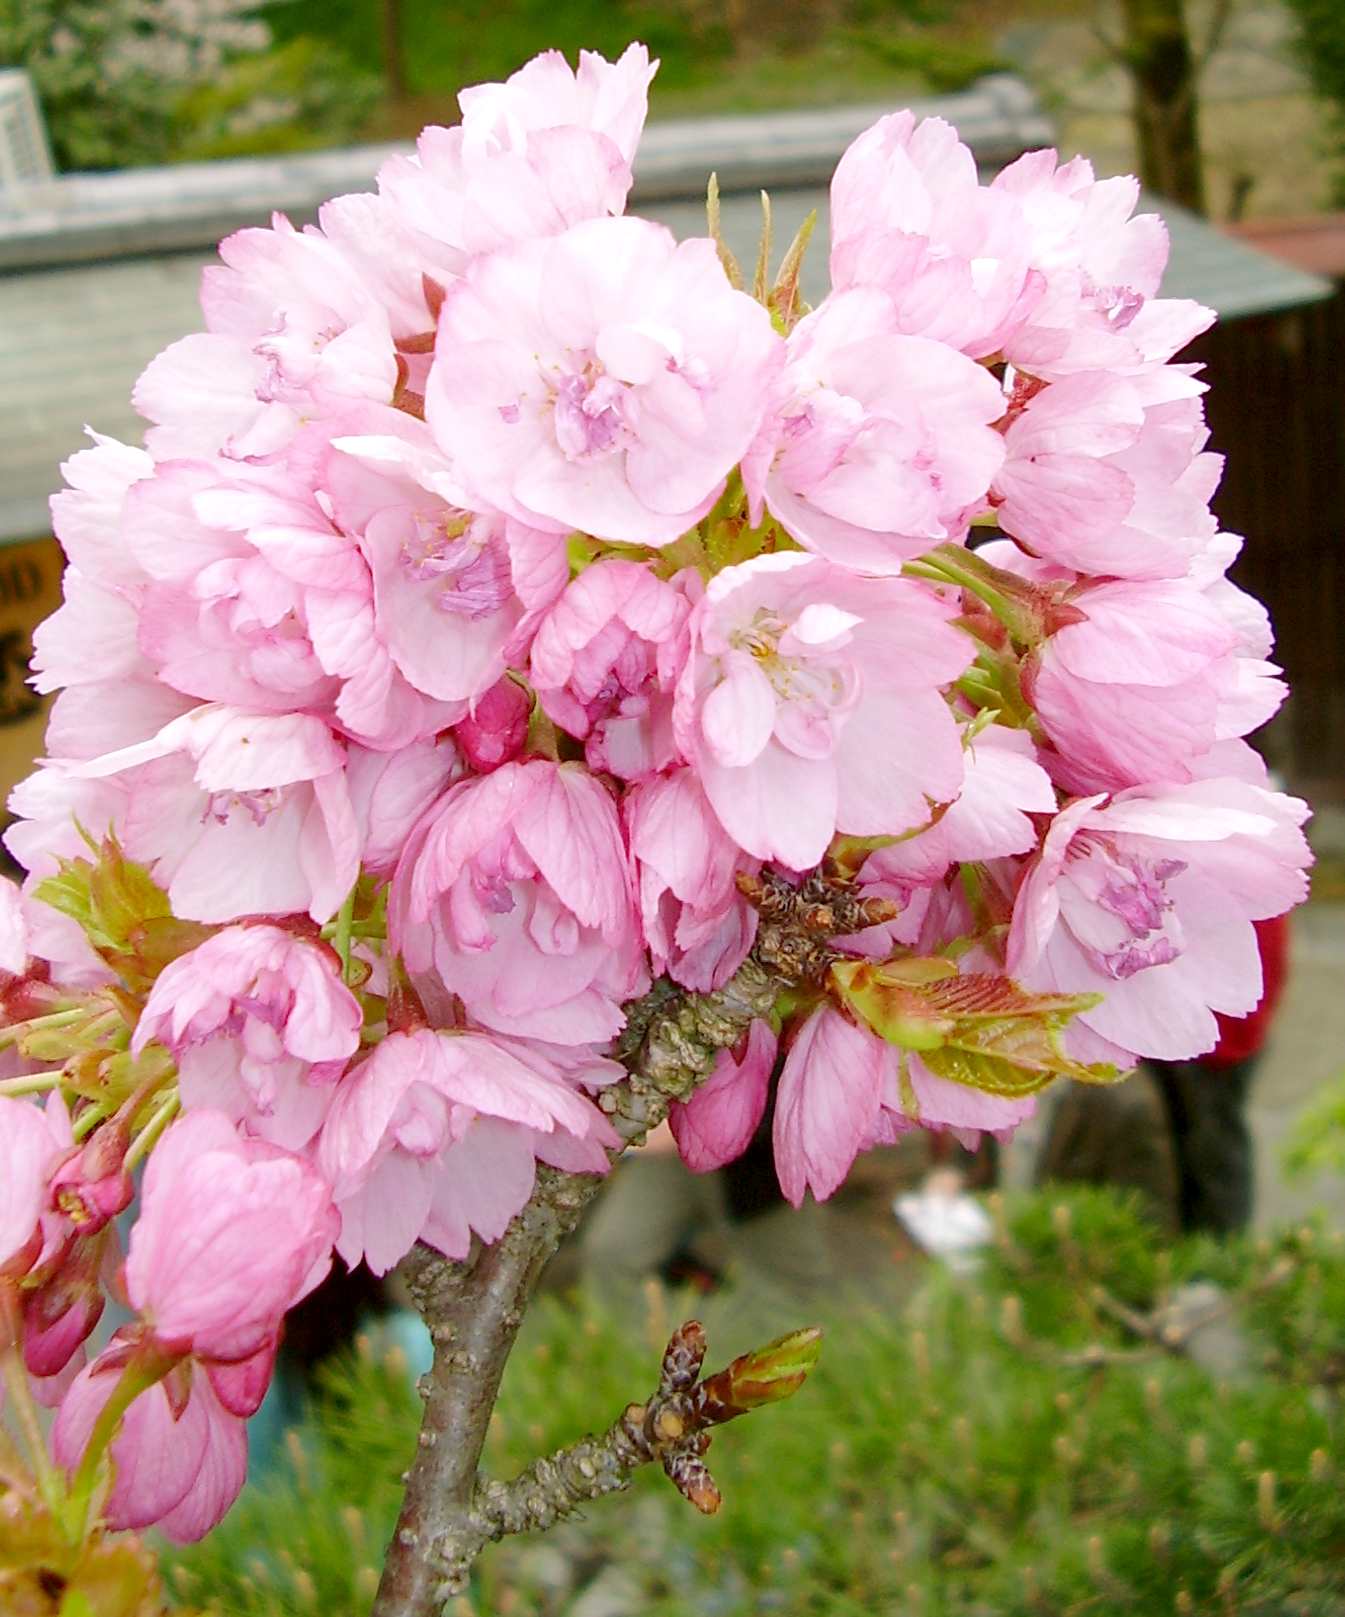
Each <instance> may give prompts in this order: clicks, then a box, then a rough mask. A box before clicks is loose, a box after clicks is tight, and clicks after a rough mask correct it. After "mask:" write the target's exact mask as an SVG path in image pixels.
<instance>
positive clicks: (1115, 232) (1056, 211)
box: [991, 151, 1214, 378]
mask: <svg viewBox="0 0 1345 1617" xmlns="http://www.w3.org/2000/svg"><path fill="white" fill-rule="evenodd" d="M991 190H993V191H995V192H997V193H999V194H1001V195H1004V196H1007V197H1010V198H1012V199H1013V201H1014V202H1015V203H1016V205H1017V207H1018V209H1019V210H1020V217H1021V221H1022V222H1021V229H1022V231H1023V233H1024V236H1025V238H1026V239H1027V240H1028V242H1029V244H1030V246H1029V261H1030V263H1031V264H1032V267H1033V269H1034V270H1035V271H1036V272H1037V273H1038V274H1039V275H1041V276H1042V278H1043V279H1044V281H1045V283H1046V285H1045V291H1044V293H1043V295H1042V297H1041V299H1040V301H1039V302H1038V303H1037V304H1036V305H1035V307H1034V308H1033V309H1032V310H1031V312H1030V313H1029V315H1028V317H1027V319H1026V320H1025V321H1024V322H1023V323H1021V324H1020V325H1019V326H1018V327H1017V329H1016V330H1014V331H1013V332H1011V333H1008V334H1006V336H1005V340H1004V342H1003V343H1002V344H1001V346H1002V349H1003V352H1004V356H1005V358H1006V359H1008V360H1009V361H1010V363H1012V364H1013V365H1015V366H1018V367H1020V368H1021V369H1023V370H1026V371H1030V372H1031V373H1032V374H1033V375H1034V376H1043V377H1047V378H1055V377H1059V376H1065V375H1069V374H1070V373H1072V372H1074V371H1080V370H1097V369H1101V368H1104V367H1105V368H1109V369H1110V368H1118V369H1125V368H1129V367H1134V366H1140V365H1145V364H1151V363H1155V362H1159V361H1162V360H1166V359H1171V357H1172V355H1173V354H1174V353H1176V351H1177V350H1178V349H1179V348H1182V347H1184V346H1185V345H1186V344H1187V343H1188V342H1189V341H1190V340H1191V339H1192V338H1193V337H1195V336H1197V335H1199V333H1200V332H1202V331H1203V330H1204V329H1205V328H1206V326H1208V325H1209V324H1210V322H1211V321H1212V320H1213V318H1214V315H1213V313H1212V311H1211V310H1209V309H1205V308H1202V307H1201V306H1200V304H1198V303H1192V302H1189V301H1187V300H1181V299H1171V298H1164V299H1159V298H1156V297H1155V294H1156V292H1157V290H1158V283H1159V280H1160V279H1161V277H1162V274H1163V269H1164V266H1165V265H1166V263H1167V256H1168V239H1167V228H1166V226H1165V225H1164V224H1163V221H1162V220H1161V219H1160V218H1159V217H1158V215H1157V214H1153V213H1145V214H1140V215H1139V216H1138V217H1134V218H1132V217H1131V215H1132V214H1133V212H1134V208H1135V204H1136V202H1137V201H1138V199H1139V181H1138V180H1136V179H1134V178H1133V177H1132V176H1128V175H1127V176H1124V177H1117V178H1115V179H1106V180H1096V179H1094V177H1093V166H1092V164H1091V163H1089V162H1087V161H1086V159H1084V158H1082V157H1076V158H1074V159H1073V161H1072V162H1068V163H1063V164H1058V163H1057V159H1056V154H1055V153H1054V152H1053V151H1039V152H1028V153H1027V155H1026V156H1024V157H1020V158H1019V159H1018V161H1017V162H1015V163H1010V165H1009V166H1008V168H1006V169H1005V170H1004V171H1003V172H1002V173H1001V174H999V175H997V176H996V178H995V180H994V181H993V182H992V185H991Z"/></svg>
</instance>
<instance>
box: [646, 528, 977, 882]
mask: <svg viewBox="0 0 1345 1617" xmlns="http://www.w3.org/2000/svg"><path fill="white" fill-rule="evenodd" d="M952 612H953V609H952V608H951V606H949V605H948V604H947V603H946V602H945V601H943V600H942V599H941V598H940V597H939V596H937V595H935V594H934V593H933V592H932V591H931V590H928V589H926V588H925V587H924V586H923V585H921V584H918V583H915V582H913V581H911V580H909V579H895V578H882V579H866V578H862V577H859V576H857V575H856V574H854V573H850V572H847V571H845V570H844V569H842V568H840V567H835V566H833V565H832V564H831V563H830V562H826V561H822V560H820V559H818V558H815V557H809V556H801V555H798V554H795V553H788V554H780V555H767V556H761V557H759V558H757V560H755V561H751V562H746V563H744V564H743V565H741V566H739V567H729V568H726V569H725V570H724V571H723V572H721V573H719V574H717V575H716V577H714V578H713V579H712V580H711V581H710V584H709V586H708V587H707V589H706V592H705V597H704V599H703V600H702V601H701V603H700V605H699V606H698V607H697V608H696V611H695V612H694V613H693V615H692V619H691V628H692V635H693V648H692V654H691V657H690V660H689V661H688V663H687V666H686V669H685V671H684V672H683V675H682V678H681V682H680V683H679V686H678V691H677V704H676V725H677V735H678V740H679V744H680V746H681V749H682V752H683V755H684V756H685V757H687V758H688V759H690V760H691V762H692V764H693V766H694V768H695V769H696V771H697V774H698V776H699V778H700V781H701V784H702V786H703V787H704V789H705V794H706V796H707V797H708V798H709V800H710V803H711V805H712V806H713V808H714V811H715V813H716V815H717V816H718V817H719V820H720V822H721V824H722V825H723V827H724V829H725V830H726V831H727V832H728V833H729V835H730V836H731V837H732V838H733V840H734V841H735V842H736V843H737V844H738V845H739V847H741V848H742V849H744V850H745V851H746V852H747V853H750V854H754V855H756V856H757V857H758V858H760V859H775V860H778V861H779V862H780V863H781V864H785V865H788V866H790V867H791V868H792V869H794V870H809V869H811V868H812V867H813V866H814V865H816V864H817V863H819V861H820V860H821V859H822V856H823V854H825V852H826V850H827V845H828V844H829V843H830V841H831V839H832V837H833V836H834V835H835V833H836V832H837V831H841V832H846V833H850V834H853V835H856V836H877V835H884V834H896V833H899V832H901V831H905V830H909V829H911V828H912V827H913V826H916V825H920V824H921V823H923V822H924V821H925V820H926V819H927V818H928V817H929V805H930V804H931V803H940V802H949V801H951V799H953V798H954V797H956V795H957V793H958V790H959V788H960V787H961V784H962V746H961V741H960V738H959V734H958V728H957V724H956V722H955V720H954V718H953V715H952V712H951V711H950V709H949V707H948V705H947V703H946V702H945V700H944V697H943V695H942V691H941V687H943V686H945V685H946V684H947V683H948V682H949V681H950V680H954V679H956V678H957V677H958V676H959V675H960V674H961V673H962V672H963V670H964V669H965V668H966V666H967V664H968V663H969V662H970V661H971V659H972V656H973V647H972V643H971V641H970V639H969V638H968V637H967V636H965V635H963V634H962V633H961V631H959V630H958V629H956V628H954V627H953V626H952V624H951V623H950V622H949V621H948V620H949V619H950V618H951V616H952ZM875 738H882V739H877V740H876V739H875Z"/></svg>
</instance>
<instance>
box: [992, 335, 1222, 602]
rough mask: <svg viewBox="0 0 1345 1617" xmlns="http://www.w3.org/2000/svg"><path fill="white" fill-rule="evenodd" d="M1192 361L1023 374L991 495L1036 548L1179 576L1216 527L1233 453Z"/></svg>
mask: <svg viewBox="0 0 1345 1617" xmlns="http://www.w3.org/2000/svg"><path fill="white" fill-rule="evenodd" d="M1204 386H1205V384H1204V383H1203V382H1198V381H1197V380H1196V379H1195V378H1194V377H1193V376H1191V375H1189V374H1188V372H1187V371H1186V370H1185V368H1183V367H1179V366H1159V367H1155V368H1154V369H1152V370H1149V371H1145V372H1142V373H1141V374H1139V375H1137V376H1125V375H1115V374H1112V373H1110V372H1105V371H1104V372H1098V371H1089V372H1081V373H1077V374H1075V375H1072V376H1068V377H1065V378H1064V379H1063V380H1061V381H1058V382H1052V383H1050V384H1049V385H1048V386H1046V387H1038V384H1036V383H1035V382H1033V381H1032V380H1031V379H1026V380H1025V379H1023V378H1021V377H1020V378H1019V380H1018V386H1017V388H1016V389H1015V393H1014V396H1013V397H1012V398H1011V399H1010V404H1009V411H1008V419H1009V425H1008V428H1007V430H1006V432H1005V439H1004V443H1005V450H1006V458H1005V462H1004V465H1003V468H1002V469H1001V470H1000V471H999V473H998V475H997V476H996V478H995V484H994V490H993V494H992V498H993V500H994V503H995V506H996V514H997V516H998V519H999V524H1000V527H1002V528H1003V529H1004V531H1005V533H1010V534H1012V535H1013V536H1014V538H1016V539H1020V540H1022V542H1023V543H1024V545H1026V546H1027V548H1028V549H1029V550H1030V551H1032V552H1033V554H1034V555H1037V556H1041V557H1044V558H1046V559H1047V560H1049V561H1052V562H1056V563H1059V564H1060V565H1062V566H1065V567H1072V568H1074V569H1075V570H1076V571H1078V572H1081V573H1091V574H1094V575H1096V576H1098V577H1103V578H1107V577H1110V578H1136V579H1154V578H1179V577H1181V576H1182V575H1183V574H1184V573H1185V572H1186V571H1187V569H1188V568H1189V567H1190V565H1191V563H1192V561H1193V559H1194V558H1195V557H1196V556H1197V555H1198V554H1199V553H1200V552H1201V551H1202V550H1203V549H1204V548H1205V546H1206V545H1207V544H1208V543H1209V541H1210V540H1211V539H1212V538H1213V537H1214V532H1215V522H1214V518H1213V517H1212V516H1211V515H1210V510H1209V502H1210V497H1211V496H1212V494H1213V493H1214V489H1215V486H1216V484H1217V483H1218V481H1219V474H1220V472H1221V470H1222V468H1223V457H1222V456H1220V455H1213V454H1209V453H1206V452H1204V445H1205V442H1206V440H1207V439H1208V437H1209V432H1208V430H1207V429H1206V427H1205V421H1204V416H1203V413H1202V410H1201V406H1200V402H1199V395H1200V394H1201V393H1202V392H1204Z"/></svg>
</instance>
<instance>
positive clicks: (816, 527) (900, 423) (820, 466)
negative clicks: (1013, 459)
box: [743, 287, 1004, 573]
mask: <svg viewBox="0 0 1345 1617" xmlns="http://www.w3.org/2000/svg"><path fill="white" fill-rule="evenodd" d="M780 401H781V402H780V403H779V404H778V406H777V407H776V408H775V409H774V410H773V411H772V413H771V416H770V417H769V418H768V420H767V422H766V425H765V426H764V427H763V429H762V433H761V435H760V437H759V438H758V440H757V442H756V443H755V444H754V445H753V447H752V451H751V454H750V456H749V458H748V460H747V462H746V463H745V465H744V469H743V475H744V480H745V482H746V484H747V487H748V491H749V493H750V494H751V495H752V497H753V503H754V506H759V504H760V502H761V500H762V498H763V497H764V500H765V503H766V505H767V506H768V507H769V508H770V512H771V514H772V516H774V517H775V518H776V519H777V520H778V521H779V522H780V523H782V524H783V526H784V527H785V528H786V529H787V530H788V531H789V533H790V534H792V535H793V537H794V538H795V539H797V540H798V541H799V543H800V544H802V545H804V546H806V547H807V549H809V550H813V551H816V552H818V553H819V554H821V555H823V556H826V557H828V558H829V559H830V560H831V561H835V562H840V563H842V564H844V565H845V566H847V567H854V568H862V569H863V570H864V571H865V572H872V573H898V572H900V571H901V566H902V563H903V562H905V561H909V560H910V559H911V558H912V557H915V556H918V555H920V554H921V552H923V551H926V550H929V549H931V548H932V547H933V546H934V545H937V544H940V543H941V542H942V541H944V540H946V539H954V540H957V539H961V538H963V537H964V536H965V534H966V532H967V524H968V521H969V519H970V517H972V516H973V515H975V513H976V510H977V509H978V508H979V507H982V506H984V505H985V504H986V501H987V497H988V494H989V489H990V483H991V479H992V478H993V477H994V476H995V474H996V473H997V472H998V471H999V469H1000V465H1001V462H1002V461H1003V459H1004V441H1003V439H1002V438H1001V436H1000V435H999V433H997V432H995V431H994V430H993V428H992V426H991V423H992V422H994V421H997V420H998V419H999V417H1000V416H1002V415H1003V413H1004V395H1003V393H1002V392H1001V391H1000V387H999V384H998V383H997V382H996V381H995V378H994V377H993V376H992V375H991V374H990V372H989V371H988V370H987V369H986V368H985V367H984V366H983V365H978V364H976V363H975V361H973V360H970V359H968V358H967V357H966V355H964V354H960V353H958V351H957V350H956V349H955V348H950V347H949V346H947V344H945V343H940V342H932V341H930V340H929V339H928V338H926V337H909V336H902V335H900V334H899V328H898V326H897V323H896V319H895V313H894V310H893V306H892V303H891V301H890V299H889V298H888V297H887V296H886V295H885V294H884V293H883V292H879V291H876V290H874V289H872V288H867V287H864V288H856V289H855V290H854V291H850V292H842V293H838V294H833V295H832V296H831V297H829V298H828V299H827V300H826V301H825V302H824V303H823V304H822V305H821V307H820V308H818V309H816V310H815V311H814V312H813V313H812V314H810V315H809V316H808V317H807V318H806V319H805V320H803V321H801V322H800V324H799V325H798V326H797V327H796V328H795V330H794V331H793V333H792V334H791V335H790V338H789V359H788V365H787V367H786V370H785V374H784V377H783V379H782V381H781V384H780Z"/></svg>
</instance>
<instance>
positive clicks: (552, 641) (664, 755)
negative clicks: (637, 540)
mask: <svg viewBox="0 0 1345 1617" xmlns="http://www.w3.org/2000/svg"><path fill="white" fill-rule="evenodd" d="M690 610H691V605H690V602H689V600H688V599H687V596H686V595H685V594H683V593H682V592H680V591H679V590H678V589H676V588H674V586H673V585H671V584H668V583H665V582H664V581H663V580H662V579H661V578H657V577H656V576H655V575H654V574H653V573H651V572H650V571H649V569H648V568H646V567H642V566H641V565H640V564H639V563H638V562H628V561H599V562H595V563H594V564H593V565H592V566H591V567H588V568H586V569H585V570H584V571H583V572H582V573H581V574H580V575H579V577H578V578H576V579H575V581H574V582H573V583H572V584H571V585H570V586H569V587H568V588H567V589H566V591H565V593H564V594H563V595H562V596H561V597H560V599H559V600H558V601H557V602H556V604H555V605H554V606H553V607H551V608H550V610H549V611H547V612H546V613H544V614H543V616H542V618H541V620H540V622H539V624H538V627H537V633H536V636H535V637H534V639H533V643H532V650H531V652H530V654H529V661H528V673H529V677H530V679H531V683H532V687H533V689H534V690H535V691H536V692H537V694H538V697H539V699H540V701H541V704H542V706H543V708H545V710H546V712H547V714H548V715H549V716H550V718H552V719H553V720H554V721H555V722H556V723H557V724H558V725H560V727H561V728H562V729H563V730H567V731H568V732H569V733H570V734H571V735H572V736H576V737H578V739H579V740H581V741H584V742H585V743H586V745H585V749H584V755H585V757H586V759H587V760H588V765H589V768H590V769H593V770H596V771H604V770H605V771H607V772H608V773H610V774H613V775H619V776H620V777H621V778H622V779H623V780H639V779H640V778H641V777H643V776H646V775H649V774H652V773H654V772H655V771H657V770H660V769H663V768H666V767H667V765H669V764H670V763H672V762H673V761H674V760H675V759H676V757H677V748H676V743H675V742H674V740H673V733H672V703H673V687H674V685H675V684H676V681H677V675H678V673H680V671H681V664H682V662H683V661H684V660H685V656H686V642H685V636H684V635H683V633H682V631H683V628H684V625H685V623H686V619H687V616H688V614H689V613H690Z"/></svg>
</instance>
